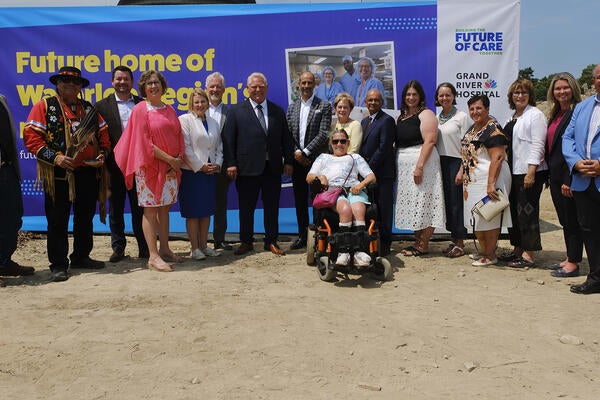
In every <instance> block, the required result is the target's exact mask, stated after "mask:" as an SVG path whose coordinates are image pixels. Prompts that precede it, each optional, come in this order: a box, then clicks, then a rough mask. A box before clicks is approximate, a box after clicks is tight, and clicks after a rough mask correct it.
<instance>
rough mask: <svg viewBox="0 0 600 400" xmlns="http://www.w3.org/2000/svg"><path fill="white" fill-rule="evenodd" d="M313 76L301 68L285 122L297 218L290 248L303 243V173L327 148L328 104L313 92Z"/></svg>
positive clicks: (305, 212) (305, 197) (305, 223)
mask: <svg viewBox="0 0 600 400" xmlns="http://www.w3.org/2000/svg"><path fill="white" fill-rule="evenodd" d="M314 90H315V76H314V75H313V74H312V72H309V71H305V72H303V73H302V74H301V75H300V98H299V99H297V100H296V101H295V102H293V103H292V105H290V107H289V108H288V112H287V122H288V126H289V128H290V133H291V134H292V138H293V139H294V173H293V174H292V184H293V186H294V204H295V206H296V220H297V221H298V239H297V240H296V241H295V242H294V243H292V246H291V247H290V248H291V249H292V250H297V249H301V248H304V247H306V235H307V230H308V223H309V218H308V184H307V183H306V175H308V171H309V170H310V166H311V164H312V163H313V161H314V160H315V159H316V158H317V157H318V156H319V154H321V153H323V152H326V151H327V138H328V134H329V129H330V128H331V105H330V104H329V103H328V102H327V101H322V100H321V99H319V98H318V97H316V96H315V95H314Z"/></svg>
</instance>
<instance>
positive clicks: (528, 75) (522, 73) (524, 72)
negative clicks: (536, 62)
mask: <svg viewBox="0 0 600 400" xmlns="http://www.w3.org/2000/svg"><path fill="white" fill-rule="evenodd" d="M519 78H524V79H529V80H530V81H531V82H533V83H535V82H536V81H537V79H535V78H534V77H533V68H531V67H527V68H523V69H520V70H519Z"/></svg>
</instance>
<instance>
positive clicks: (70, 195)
mask: <svg viewBox="0 0 600 400" xmlns="http://www.w3.org/2000/svg"><path fill="white" fill-rule="evenodd" d="M50 82H51V83H53V84H55V85H56V93H57V95H56V96H51V97H48V98H46V99H43V100H41V101H39V102H38V103H36V104H35V105H34V106H33V108H32V109H31V112H30V113H29V117H27V123H26V126H25V130H24V131H23V139H24V142H25V146H26V147H27V149H28V150H29V151H30V152H31V153H33V154H35V156H36V158H37V167H38V182H39V183H41V184H43V187H44V195H45V212H46V220H47V221H48V239H47V240H48V243H47V248H48V259H49V261H50V270H51V272H52V278H51V279H52V280H53V281H55V282H60V281H65V280H67V279H68V278H69V275H68V268H69V258H70V259H71V263H70V265H71V267H72V268H90V269H98V268H103V267H104V263H103V262H101V261H96V260H93V259H91V258H90V253H91V251H92V247H93V243H94V242H93V218H94V214H95V213H96V201H99V202H100V218H101V220H102V221H103V222H104V221H105V218H106V210H105V200H106V194H107V186H108V181H107V176H108V175H107V173H106V170H105V168H104V160H105V157H106V155H107V154H108V153H109V152H110V139H109V136H108V129H107V126H106V123H105V122H104V120H103V119H102V116H101V115H100V114H99V113H98V112H97V111H96V110H95V108H94V107H93V106H92V104H90V103H89V102H87V101H85V100H83V99H82V98H80V93H81V89H82V88H84V87H86V86H88V85H89V84H90V82H89V81H88V80H87V79H85V78H83V77H82V76H81V71H80V70H79V69H78V68H75V67H62V68H60V70H59V72H58V74H55V75H52V76H51V77H50ZM71 205H73V237H74V241H73V252H72V253H71V255H70V256H69V258H67V253H68V251H69V242H68V223H69V213H70V211H71Z"/></svg>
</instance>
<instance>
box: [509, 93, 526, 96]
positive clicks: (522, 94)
mask: <svg viewBox="0 0 600 400" xmlns="http://www.w3.org/2000/svg"><path fill="white" fill-rule="evenodd" d="M513 96H529V92H513Z"/></svg>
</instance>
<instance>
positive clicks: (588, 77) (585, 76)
mask: <svg viewBox="0 0 600 400" xmlns="http://www.w3.org/2000/svg"><path fill="white" fill-rule="evenodd" d="M594 68H596V65H594V64H590V65H588V66H587V67H585V68H584V69H583V70H582V71H581V76H580V77H579V79H577V83H579V86H580V87H582V86H583V85H584V84H585V85H588V86H589V85H590V84H591V82H592V75H593V73H594Z"/></svg>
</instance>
